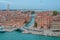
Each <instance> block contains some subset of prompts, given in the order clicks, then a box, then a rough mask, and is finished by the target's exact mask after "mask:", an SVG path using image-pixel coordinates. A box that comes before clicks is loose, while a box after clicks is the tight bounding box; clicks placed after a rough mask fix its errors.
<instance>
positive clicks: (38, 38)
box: [0, 31, 60, 40]
mask: <svg viewBox="0 0 60 40" xmlns="http://www.w3.org/2000/svg"><path fill="white" fill-rule="evenodd" d="M0 40H60V37H51V36H50V37H49V36H42V35H34V34H23V33H20V32H16V31H14V32H6V33H0Z"/></svg>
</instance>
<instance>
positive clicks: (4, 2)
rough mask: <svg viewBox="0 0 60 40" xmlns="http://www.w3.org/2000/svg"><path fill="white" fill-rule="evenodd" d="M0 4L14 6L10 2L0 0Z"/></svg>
mask: <svg viewBox="0 0 60 40" xmlns="http://www.w3.org/2000/svg"><path fill="white" fill-rule="evenodd" d="M0 3H1V4H14V3H13V2H10V1H4V0H1V1H0Z"/></svg>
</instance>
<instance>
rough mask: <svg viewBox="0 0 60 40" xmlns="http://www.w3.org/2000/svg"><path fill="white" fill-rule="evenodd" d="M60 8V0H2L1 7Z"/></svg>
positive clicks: (0, 0) (0, 1)
mask: <svg viewBox="0 0 60 40" xmlns="http://www.w3.org/2000/svg"><path fill="white" fill-rule="evenodd" d="M8 4H9V5H10V7H9V8H10V9H46V10H60V0H0V9H7V5H8Z"/></svg>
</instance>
